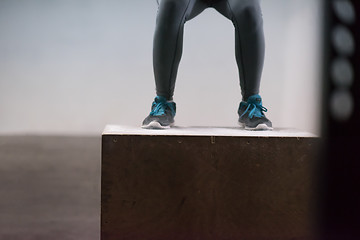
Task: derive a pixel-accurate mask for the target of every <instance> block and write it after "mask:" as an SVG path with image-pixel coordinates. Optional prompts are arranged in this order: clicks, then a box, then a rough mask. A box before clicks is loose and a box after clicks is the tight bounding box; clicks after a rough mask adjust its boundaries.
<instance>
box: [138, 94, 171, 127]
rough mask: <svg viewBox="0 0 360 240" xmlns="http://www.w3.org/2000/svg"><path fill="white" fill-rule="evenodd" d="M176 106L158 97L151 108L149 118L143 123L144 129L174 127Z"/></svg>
mask: <svg viewBox="0 0 360 240" xmlns="http://www.w3.org/2000/svg"><path fill="white" fill-rule="evenodd" d="M175 114H176V104H175V103H174V102H172V101H167V100H166V98H164V97H161V96H157V97H155V99H154V102H153V103H152V106H151V112H150V114H149V116H147V117H146V118H145V120H144V121H143V123H142V128H148V129H149V128H150V129H166V128H170V127H171V126H173V125H174V122H175V121H174V117H175Z"/></svg>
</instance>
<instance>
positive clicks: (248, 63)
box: [153, 0, 265, 101]
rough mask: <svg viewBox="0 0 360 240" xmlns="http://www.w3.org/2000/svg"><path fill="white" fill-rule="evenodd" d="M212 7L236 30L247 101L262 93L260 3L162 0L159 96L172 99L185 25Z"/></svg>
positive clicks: (156, 56) (156, 55) (156, 59)
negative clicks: (260, 90)
mask: <svg viewBox="0 0 360 240" xmlns="http://www.w3.org/2000/svg"><path fill="white" fill-rule="evenodd" d="M208 7H213V8H215V9H216V10H217V11H218V12H219V13H220V14H222V15H223V16H225V17H226V18H228V19H230V20H231V21H232V22H233V25H234V27H235V56H236V62H237V66H238V69H239V77H240V87H241V93H242V97H243V100H245V101H246V99H247V98H248V97H249V96H251V95H253V94H258V93H259V87H260V80H261V74H262V69H263V63H264V52H265V41H264V32H263V19H262V13H261V8H260V3H259V0H161V1H160V5H159V9H158V15H157V19H156V29H155V34H154V46H153V64H154V75H155V83H156V93H157V95H158V96H163V97H166V98H167V99H168V100H172V97H173V94H174V88H175V81H176V76H177V71H178V67H179V63H180V59H181V55H182V47H183V32H184V24H185V22H186V21H188V20H190V19H192V18H194V17H196V16H197V15H198V14H200V13H201V12H202V11H203V10H204V9H206V8H208ZM220 47H221V46H220Z"/></svg>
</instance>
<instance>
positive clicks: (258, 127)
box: [239, 122, 273, 131]
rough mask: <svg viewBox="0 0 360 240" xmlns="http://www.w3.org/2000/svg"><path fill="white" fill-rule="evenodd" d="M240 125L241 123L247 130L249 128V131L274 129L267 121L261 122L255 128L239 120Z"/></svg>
mask: <svg viewBox="0 0 360 240" xmlns="http://www.w3.org/2000/svg"><path fill="white" fill-rule="evenodd" d="M239 125H240V127H242V128H244V129H245V130H249V131H271V130H273V128H272V127H269V126H268V125H266V124H265V123H262V124H259V125H257V126H256V127H254V128H250V127H246V126H245V123H241V122H239Z"/></svg>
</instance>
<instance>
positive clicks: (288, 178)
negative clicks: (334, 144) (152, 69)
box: [101, 135, 316, 240]
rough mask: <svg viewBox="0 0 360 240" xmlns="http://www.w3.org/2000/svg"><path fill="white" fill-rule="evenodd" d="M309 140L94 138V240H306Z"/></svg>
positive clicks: (311, 141)
mask: <svg viewBox="0 0 360 240" xmlns="http://www.w3.org/2000/svg"><path fill="white" fill-rule="evenodd" d="M315 142H316V139H315V138H280V137H276V138H264V137H201V136H195V137H194V136H116V135H106V136H103V139H102V193H101V211H102V212H101V237H102V240H115V239H117V240H119V239H124V240H125V239H126V240H130V239H131V240H133V239H151V240H155V239H156V240H162V239H164V240H165V239H173V240H180V239H181V240H182V239H184V240H185V239H186V240H195V239H199V240H213V239H214V240H215V239H216V240H222V239H224V240H225V239H232V240H233V239H247V240H260V239H261V240H265V239H277V240H281V239H289V240H290V239H292V240H294V239H308V238H309V237H310V235H311V229H310V225H311V218H312V216H311V212H312V210H311V204H312V201H311V198H312V184H313V179H314V177H313V166H314V160H315V158H314V154H313V151H312V150H313V147H312V146H313V144H314V143H315Z"/></svg>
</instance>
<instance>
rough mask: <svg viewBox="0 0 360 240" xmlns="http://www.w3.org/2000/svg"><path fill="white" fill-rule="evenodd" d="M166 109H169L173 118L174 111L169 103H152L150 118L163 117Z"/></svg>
mask: <svg viewBox="0 0 360 240" xmlns="http://www.w3.org/2000/svg"><path fill="white" fill-rule="evenodd" d="M167 108H170V110H171V114H172V115H173V116H175V110H174V109H173V106H172V104H171V103H168V102H165V101H159V102H155V101H154V102H153V109H152V111H151V112H150V115H151V116H161V115H165V111H166V109H167Z"/></svg>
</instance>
